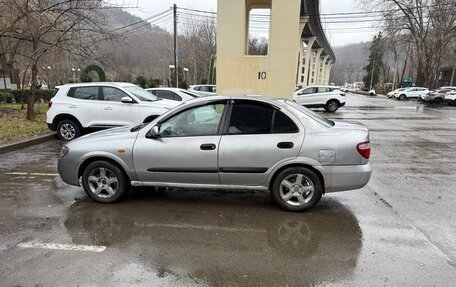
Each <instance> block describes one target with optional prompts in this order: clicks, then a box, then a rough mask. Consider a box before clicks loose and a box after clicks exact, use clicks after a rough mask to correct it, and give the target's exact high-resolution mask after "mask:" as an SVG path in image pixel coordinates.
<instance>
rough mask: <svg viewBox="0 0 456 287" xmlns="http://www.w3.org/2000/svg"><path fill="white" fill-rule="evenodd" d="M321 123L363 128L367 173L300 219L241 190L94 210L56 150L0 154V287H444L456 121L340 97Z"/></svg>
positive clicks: (449, 271) (453, 246)
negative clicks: (363, 180) (366, 178)
mask: <svg viewBox="0 0 456 287" xmlns="http://www.w3.org/2000/svg"><path fill="white" fill-rule="evenodd" d="M325 115H326V116H328V117H331V118H338V119H344V120H348V121H358V122H361V123H363V124H365V125H366V126H367V127H369V129H370V136H371V143H372V148H373V150H372V157H371V162H372V166H373V174H372V178H371V181H370V182H369V184H368V185H367V186H366V187H365V188H363V189H361V190H355V191H347V192H342V193H331V194H326V195H325V196H323V198H322V200H321V202H320V203H319V205H318V206H317V207H316V208H314V209H312V210H311V211H309V212H305V213H289V212H285V211H282V210H280V209H279V208H278V207H277V206H276V205H275V204H274V203H273V201H272V199H271V198H270V194H269V193H266V192H251V191H249V192H233V191H229V192H224V191H206V190H181V189H168V190H160V191H155V190H154V189H135V190H133V191H132V192H131V193H130V195H129V196H128V198H127V200H126V201H124V202H122V203H119V204H111V205H104V204H98V203H95V202H93V201H91V200H90V199H88V197H87V196H86V195H85V193H84V191H83V190H82V188H76V187H70V186H68V185H66V184H64V183H63V182H62V181H61V180H60V178H59V176H58V174H57V170H56V163H57V157H58V153H59V148H60V145H61V142H59V141H57V140H53V141H50V142H47V143H44V144H40V145H37V146H33V147H30V148H26V149H23V150H20V151H16V152H13V153H8V154H4V155H0V182H1V184H0V216H1V223H0V261H1V262H2V263H1V264H0V277H1V278H2V283H1V285H3V286H50V285H53V286H56V285H57V286H76V285H78V286H89V285H90V286H92V285H104V286H112V285H130V284H138V285H144V286H151V285H152V284H153V285H161V286H169V285H185V286H189V285H209V286H238V285H255V286H259V285H267V286H274V285H285V284H288V285H291V286H295V285H317V286H319V285H322V286H328V285H338V286H339V285H350V286H372V285H400V286H408V285H415V286H416V285H437V286H449V285H451V283H450V282H454V281H455V280H456V236H455V234H456V222H455V220H454V218H455V216H456V208H454V206H455V204H456V195H455V190H456V189H455V186H454V180H455V175H456V173H455V170H456V148H455V144H454V143H455V142H456V133H455V130H456V108H455V107H450V106H432V105H424V104H420V103H417V102H415V101H394V100H391V99H387V98H386V97H383V96H377V97H369V96H363V95H355V94H348V95H347V105H346V106H345V107H343V108H341V109H340V110H338V111H337V112H336V113H335V114H325Z"/></svg>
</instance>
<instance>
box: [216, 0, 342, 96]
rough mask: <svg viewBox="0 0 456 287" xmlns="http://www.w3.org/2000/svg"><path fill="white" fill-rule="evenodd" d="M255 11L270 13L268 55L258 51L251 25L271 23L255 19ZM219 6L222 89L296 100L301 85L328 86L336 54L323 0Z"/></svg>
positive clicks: (229, 0) (228, 1)
mask: <svg viewBox="0 0 456 287" xmlns="http://www.w3.org/2000/svg"><path fill="white" fill-rule="evenodd" d="M255 9H262V10H268V11H270V14H269V15H270V16H269V22H268V24H269V27H268V29H267V31H268V32H267V33H268V34H267V39H268V43H267V48H266V53H263V54H255V55H253V54H251V50H252V49H251V47H250V46H249V44H250V39H249V37H250V35H251V28H252V27H254V28H255V27H256V26H255V25H259V24H261V23H260V22H267V21H264V15H263V16H262V17H263V18H260V20H258V18H255V19H257V21H256V22H252V19H251V18H253V17H255V15H253V16H252V15H251V11H253V10H255ZM217 10H218V11H217V15H218V17H217V18H218V19H217V75H216V77H217V92H218V93H220V94H224V95H230V94H232V95H239V94H263V95H268V96H278V97H285V98H291V97H292V93H293V91H294V89H295V87H296V85H302V86H307V85H312V84H328V82H329V74H330V71H331V67H332V65H333V63H334V62H335V61H336V57H335V55H334V52H333V50H332V48H331V46H330V44H329V43H328V40H327V39H326V36H325V34H324V30H323V27H322V25H321V21H320V11H319V1H318V0H218V4H217ZM257 17H258V16H257ZM252 23H254V24H252ZM258 23H259V24H258ZM260 28H261V27H257V29H260ZM263 50H265V49H263Z"/></svg>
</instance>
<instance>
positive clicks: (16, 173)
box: [3, 172, 59, 176]
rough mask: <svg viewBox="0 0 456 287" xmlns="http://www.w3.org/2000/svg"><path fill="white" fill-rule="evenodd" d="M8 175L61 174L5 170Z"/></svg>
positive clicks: (56, 174)
mask: <svg viewBox="0 0 456 287" xmlns="http://www.w3.org/2000/svg"><path fill="white" fill-rule="evenodd" d="M3 174H6V175H29V176H59V174H58V173H42V172H4V173H3Z"/></svg>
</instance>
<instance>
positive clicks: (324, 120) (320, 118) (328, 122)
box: [285, 100, 334, 127]
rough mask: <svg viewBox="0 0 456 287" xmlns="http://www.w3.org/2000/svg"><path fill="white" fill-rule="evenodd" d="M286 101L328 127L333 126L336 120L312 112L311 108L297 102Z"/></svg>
mask: <svg viewBox="0 0 456 287" xmlns="http://www.w3.org/2000/svg"><path fill="white" fill-rule="evenodd" d="M285 103H287V104H289V105H290V106H292V107H294V108H295V109H297V110H299V111H300V112H302V113H304V114H305V115H307V116H309V117H310V118H312V119H313V120H315V121H317V122H319V123H320V124H322V125H324V126H327V127H333V126H334V122H333V121H331V120H328V119H327V118H325V117H323V116H321V115H319V114H317V113H315V112H312V111H311V110H309V109H307V108H305V107H303V106H301V105H299V104H297V103H296V102H291V101H287V100H286V101H285Z"/></svg>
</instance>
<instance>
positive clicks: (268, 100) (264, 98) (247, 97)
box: [189, 95, 286, 107]
mask: <svg viewBox="0 0 456 287" xmlns="http://www.w3.org/2000/svg"><path fill="white" fill-rule="evenodd" d="M230 99H231V100H253V101H258V102H264V103H269V104H272V105H276V106H281V107H282V106H285V104H284V102H285V101H286V99H284V98H275V97H269V96H263V95H238V96H207V97H200V98H195V99H193V100H191V101H190V102H189V103H192V104H195V103H199V102H209V101H220V100H230Z"/></svg>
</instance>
